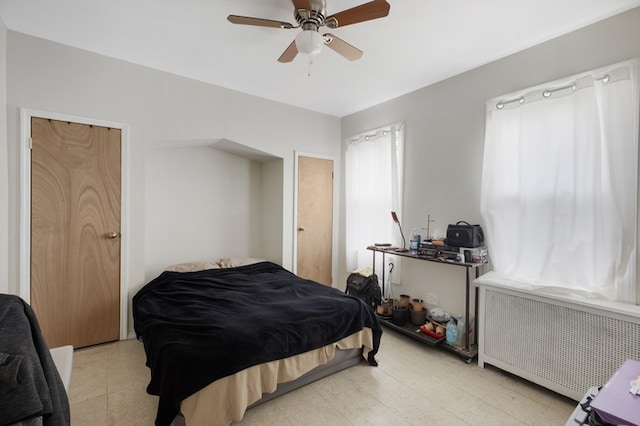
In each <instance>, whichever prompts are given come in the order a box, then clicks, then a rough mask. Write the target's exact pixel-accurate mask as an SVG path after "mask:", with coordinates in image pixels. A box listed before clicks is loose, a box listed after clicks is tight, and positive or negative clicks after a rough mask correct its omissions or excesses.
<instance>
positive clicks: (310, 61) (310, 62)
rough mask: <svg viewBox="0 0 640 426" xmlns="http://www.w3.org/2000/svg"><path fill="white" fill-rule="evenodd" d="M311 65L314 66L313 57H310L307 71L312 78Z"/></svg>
mask: <svg viewBox="0 0 640 426" xmlns="http://www.w3.org/2000/svg"><path fill="white" fill-rule="evenodd" d="M311 65H313V55H309V68H308V69H307V77H311Z"/></svg>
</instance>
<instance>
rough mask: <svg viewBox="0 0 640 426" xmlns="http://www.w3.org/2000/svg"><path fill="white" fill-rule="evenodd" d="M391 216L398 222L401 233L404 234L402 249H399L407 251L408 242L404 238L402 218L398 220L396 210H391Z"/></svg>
mask: <svg viewBox="0 0 640 426" xmlns="http://www.w3.org/2000/svg"><path fill="white" fill-rule="evenodd" d="M391 217H392V218H393V221H394V222H395V223H397V224H398V228H400V235H401V236H402V250H398V251H407V242H406V241H405V239H404V233H403V232H402V226H400V220H398V215H397V214H396V212H391Z"/></svg>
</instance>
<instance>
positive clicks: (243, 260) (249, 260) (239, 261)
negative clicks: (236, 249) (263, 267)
mask: <svg viewBox="0 0 640 426" xmlns="http://www.w3.org/2000/svg"><path fill="white" fill-rule="evenodd" d="M264 261H265V260H264V259H257V258H254V257H227V258H224V259H220V260H218V265H220V267H221V268H235V267H237V266H245V265H252V264H254V263H259V262H264Z"/></svg>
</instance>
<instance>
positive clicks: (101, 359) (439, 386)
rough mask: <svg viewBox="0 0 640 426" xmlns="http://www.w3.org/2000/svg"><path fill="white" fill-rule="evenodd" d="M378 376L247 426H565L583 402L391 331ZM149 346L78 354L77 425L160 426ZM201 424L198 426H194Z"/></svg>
mask: <svg viewBox="0 0 640 426" xmlns="http://www.w3.org/2000/svg"><path fill="white" fill-rule="evenodd" d="M376 359H377V360H378V362H379V364H380V365H379V366H378V367H377V368H374V367H369V366H368V365H367V364H366V363H364V362H363V363H362V364H360V365H357V366H355V367H352V368H349V369H348V370H345V371H342V372H340V373H337V374H334V375H332V376H330V377H327V378H325V379H322V380H320V381H317V382H315V383H312V384H310V385H308V386H306V387H303V388H301V389H298V390H296V391H293V392H290V393H288V394H286V395H283V396H281V397H280V398H276V399H274V400H272V401H269V402H267V403H265V404H262V405H260V406H257V407H255V408H253V409H251V410H248V411H247V413H246V414H245V417H244V419H243V421H242V422H240V423H238V424H243V425H387V426H388V425H425V424H429V425H436V426H437V425H447V426H448V425H492V426H495V425H545V426H546V425H561V426H562V425H564V424H565V422H566V421H567V419H568V418H569V416H570V415H571V412H572V411H573V409H574V408H575V406H576V402H574V401H572V400H570V399H568V398H565V397H563V396H560V395H558V394H555V393H553V392H551V391H548V390H546V389H544V388H541V387H538V386H536V385H533V384H531V383H528V382H526V381H524V380H521V379H519V378H516V377H513V376H511V375H509V374H506V373H503V372H501V371H499V370H497V369H495V368H492V367H487V368H484V369H482V368H479V367H478V365H477V363H475V362H473V363H471V364H466V363H465V362H464V361H462V360H461V359H460V358H458V357H457V356H455V355H454V354H452V353H450V352H447V351H444V350H441V349H434V348H430V347H427V346H424V345H422V344H420V343H418V342H416V341H413V340H411V339H409V338H407V337H405V336H401V335H398V334H396V333H394V332H393V331H391V330H388V329H385V333H384V334H383V336H382V345H381V348H380V352H379V353H378V355H377V357H376ZM144 363H145V355H144V349H143V347H142V343H140V342H138V341H136V340H126V341H121V342H116V343H110V344H106V345H100V346H95V347H91V348H86V349H79V350H76V351H75V354H74V365H73V372H72V376H71V388H70V390H69V402H70V404H71V424H72V425H73V426H84V425H88V426H101V425H110V426H115V425H126V426H131V425H136V426H139V425H140V426H143V425H153V424H154V418H155V410H156V404H157V399H156V397H153V396H150V395H147V394H146V392H145V387H146V385H147V383H148V380H149V370H148V369H147V367H146V366H145V365H144ZM196 426H197V425H196Z"/></svg>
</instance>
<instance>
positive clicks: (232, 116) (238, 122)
mask: <svg viewBox="0 0 640 426" xmlns="http://www.w3.org/2000/svg"><path fill="white" fill-rule="evenodd" d="M6 46H7V76H6V82H7V102H6V105H7V114H6V116H7V117H8V126H7V129H8V140H9V141H11V142H10V143H9V144H8V146H9V149H8V163H9V167H8V170H7V172H6V173H5V172H4V171H3V172H2V176H1V177H0V182H3V181H5V179H6V178H7V177H8V179H7V181H8V185H9V186H8V191H9V195H8V206H9V216H8V220H9V230H10V232H9V242H8V245H9V249H8V254H7V255H5V256H3V257H2V258H1V259H0V262H2V263H0V265H1V264H4V263H8V266H9V268H8V271H9V286H8V291H9V292H13V293H17V290H18V278H19V277H18V258H17V254H18V241H19V238H18V237H19V235H18V229H19V223H18V213H19V209H18V206H19V179H18V176H19V170H18V164H19V162H18V159H19V156H18V155H19V152H18V149H17V142H18V136H19V109H20V108H21V107H24V108H30V109H34V110H40V111H50V112H56V113H63V114H69V115H75V116H80V117H93V118H97V119H101V120H107V121H112V122H118V123H124V124H127V125H128V126H129V137H130V147H129V159H130V167H129V170H128V174H129V186H130V188H129V194H130V200H129V206H130V212H129V216H130V229H131V232H130V234H131V235H129V236H128V240H129V244H130V245H129V253H130V258H129V264H130V270H129V271H128V275H129V277H130V282H129V283H127V284H128V286H129V296H130V297H131V296H133V294H135V292H136V291H137V290H138V289H139V288H140V287H141V286H142V285H143V284H144V283H145V282H146V281H145V280H146V279H147V278H148V277H149V276H151V275H153V273H154V272H155V271H157V270H158V268H159V267H160V264H161V263H162V262H165V261H167V260H169V259H168V258H169V257H171V256H170V255H169V251H164V252H162V253H157V252H155V251H152V252H151V253H148V251H149V250H150V247H151V246H152V245H153V243H158V244H162V242H161V241H158V240H159V239H160V237H159V235H161V233H162V232H163V230H165V229H166V226H167V224H166V223H161V222H159V221H156V220H154V214H156V212H154V211H152V210H153V209H152V206H155V205H156V197H157V196H158V194H161V193H162V191H163V188H162V187H161V186H162V184H165V183H166V181H167V180H169V178H170V176H171V175H172V174H175V176H176V179H177V180H178V181H179V182H181V183H186V182H185V181H186V180H188V178H193V177H194V176H193V175H194V174H196V172H195V171H194V173H190V172H188V171H187V175H181V173H184V170H185V168H186V169H188V163H189V162H190V161H200V160H203V159H200V158H198V155H195V154H196V152H189V150H185V153H184V154H181V155H180V156H176V164H179V165H180V170H173V169H172V168H170V167H169V163H170V161H168V158H166V157H165V156H163V155H161V154H159V153H156V154H154V153H153V152H154V150H153V149H152V148H153V146H154V145H160V146H163V145H164V146H166V145H167V144H170V145H172V146H175V145H176V144H179V143H180V141H184V143H185V144H186V145H193V143H192V142H193V141H206V140H218V139H227V140H230V141H234V142H236V143H239V144H243V145H246V146H249V147H251V148H253V149H256V150H260V151H262V152H266V153H269V154H271V155H272V156H273V157H277V158H281V159H282V160H281V167H280V170H281V171H282V172H281V176H282V177H281V178H280V183H278V181H277V180H276V185H278V184H280V187H279V188H277V189H276V190H275V192H276V193H278V194H284V195H276V196H275V198H270V202H272V200H273V199H276V200H277V199H278V198H279V199H280V202H281V204H282V205H281V207H280V210H281V211H282V215H281V217H280V221H281V224H280V229H281V231H282V232H281V234H282V235H281V236H280V240H281V242H282V244H281V246H282V253H281V255H280V256H281V258H282V264H283V266H285V267H287V268H289V269H291V267H292V258H293V253H292V246H293V236H294V233H293V213H294V206H293V179H294V150H304V151H306V152H313V153H318V154H319V155H325V156H334V157H336V158H338V157H339V155H340V154H339V147H338V145H337V144H336V141H337V140H338V139H339V138H340V121H339V119H337V118H335V117H330V116H326V115H323V114H318V113H314V112H310V111H307V110H302V109H299V108H295V107H291V106H287V105H283V104H279V103H276V102H272V101H268V100H265V99H262V98H258V97H254V96H250V95H246V94H242V93H239V92H234V91H231V90H227V89H224V88H221V87H217V86H212V85H209V84H205V83H201V82H197V81H193V80H189V79H186V78H182V77H178V76H175V75H171V74H168V73H165V72H160V71H156V70H152V69H149V68H146V67H142V66H138V65H134V64H131V63H127V62H124V61H120V60H116V59H113V58H108V57H104V56H100V55H97V54H93V53H89V52H86V51H82V50H79V49H75V48H72V47H68V46H64V45H60V44H57V43H53V42H50V41H46V40H42V39H38V38H35V37H31V36H27V35H24V34H20V33H16V32H13V31H9V32H8V33H7V43H6ZM3 105H4V103H3ZM0 115H1V116H3V117H4V114H0ZM309 129H313V132H309ZM0 141H1V139H0ZM0 146H1V145H0ZM190 149H191V148H190ZM196 151H197V150H196ZM205 152H206V151H205ZM197 154H202V152H198V153H197ZM206 156H207V157H210V158H209V159H210V160H211V161H212V162H213V164H219V162H220V159H221V158H222V156H223V154H221V153H217V154H216V155H213V154H211V153H208V154H207V155H206ZM0 158H1V157H0ZM0 161H1V160H0ZM242 167H249V169H250V168H251V166H248V165H247V164H244V165H243V166H242ZM146 169H149V173H150V176H147V173H146V171H145V170H146ZM163 169H164V173H165V176H167V178H166V179H165V180H163V181H162V182H161V183H160V184H157V183H155V182H154V181H153V179H155V177H156V176H157V174H158V173H160V172H161V170H163ZM197 171H200V172H203V179H205V181H206V180H207V179H217V180H220V181H221V182H220V184H228V182H224V181H225V180H230V179H233V178H232V177H231V176H230V177H228V178H224V177H223V176H222V175H221V174H219V173H216V172H211V173H208V172H207V171H206V166H204V165H199V166H198V168H197ZM251 173H253V172H251ZM251 173H249V175H251V176H253V175H252V174H251ZM269 174H273V169H271V168H269V169H268V172H267V175H269ZM147 177H148V178H149V181H146V182H145V180H146V178H147ZM251 179H254V178H251ZM245 183H248V184H254V183H255V182H254V180H251V182H245ZM202 186H204V183H203V184H202ZM147 193H149V197H150V198H149V202H150V203H151V204H150V205H147V204H146V200H147V195H146V194H147ZM262 193H263V194H268V193H269V190H267V191H265V190H263V191H262ZM0 196H1V190H0ZM263 196H268V195H263ZM204 205H205V207H206V209H208V210H211V209H212V208H213V206H212V204H211V201H207V202H205V204H204ZM249 205H250V203H248V202H247V201H246V200H244V201H243V202H242V203H240V208H241V209H249ZM228 207H233V206H228ZM228 207H227V208H228ZM196 208H197V206H196ZM240 213H241V214H242V215H243V216H244V217H248V218H250V220H254V219H255V217H252V216H251V213H250V212H247V211H241V212H240ZM1 219H2V216H1V215H0V220H1ZM190 219H191V220H193V221H194V222H193V224H192V228H191V229H190V231H192V230H193V229H195V228H198V227H200V228H203V229H204V228H209V227H211V226H212V225H211V223H212V220H211V219H215V218H209V217H205V216H203V217H195V216H190ZM270 220H271V221H272V220H273V218H271V219H270ZM0 225H1V221H0ZM213 226H215V225H213ZM219 226H220V229H223V228H225V227H228V226H229V225H228V223H224V222H223V223H220V224H219ZM276 229H277V227H276ZM211 232H212V233H213V231H211ZM216 232H217V231H216ZM270 232H271V231H270ZM174 237H175V238H178V236H177V235H174ZM2 238H3V237H2ZM198 247H199V249H198V250H197V251H198V253H194V252H190V253H185V252H184V251H183V247H181V246H176V247H172V248H171V249H170V250H173V252H174V253H175V257H176V258H179V259H181V260H182V259H185V258H186V256H187V255H193V256H196V255H197V257H199V258H200V257H204V256H208V255H209V253H205V251H207V250H210V249H211V248H210V247H208V246H206V244H204V243H203V242H202V241H201V242H199V243H198ZM246 253H247V254H250V253H251V251H250V249H249V247H247V252H246ZM234 254H240V248H239V246H237V247H235V248H234ZM154 256H158V257H157V258H156V257H154ZM7 259H8V260H7ZM130 326H131V324H130Z"/></svg>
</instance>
